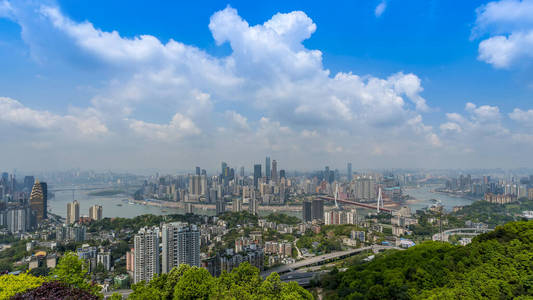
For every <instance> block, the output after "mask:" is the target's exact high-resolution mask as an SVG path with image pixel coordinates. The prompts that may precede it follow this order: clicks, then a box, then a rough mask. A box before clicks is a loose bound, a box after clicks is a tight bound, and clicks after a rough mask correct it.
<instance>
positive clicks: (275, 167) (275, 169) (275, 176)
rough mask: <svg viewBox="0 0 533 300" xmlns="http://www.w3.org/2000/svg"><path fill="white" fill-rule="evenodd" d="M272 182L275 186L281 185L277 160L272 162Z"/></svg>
mask: <svg viewBox="0 0 533 300" xmlns="http://www.w3.org/2000/svg"><path fill="white" fill-rule="evenodd" d="M272 181H273V182H274V183H275V184H279V177H278V162H277V161H276V160H275V159H274V160H273V161H272Z"/></svg>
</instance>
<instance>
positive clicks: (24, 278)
mask: <svg viewBox="0 0 533 300" xmlns="http://www.w3.org/2000/svg"><path fill="white" fill-rule="evenodd" d="M45 281H46V278H44V277H35V276H32V275H29V274H25V273H23V274H20V275H2V276H0V299H8V298H9V297H11V296H14V295H15V294H17V293H21V292H24V291H26V290H29V289H33V288H36V287H38V286H40V285H41V284H43V282H45Z"/></svg>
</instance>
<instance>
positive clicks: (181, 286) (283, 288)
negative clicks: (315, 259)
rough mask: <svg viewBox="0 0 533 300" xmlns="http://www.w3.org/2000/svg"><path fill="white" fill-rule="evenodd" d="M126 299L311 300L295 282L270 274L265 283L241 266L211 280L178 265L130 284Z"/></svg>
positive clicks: (198, 270) (194, 269)
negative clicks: (130, 291) (131, 290)
mask: <svg viewBox="0 0 533 300" xmlns="http://www.w3.org/2000/svg"><path fill="white" fill-rule="evenodd" d="M132 288H133V293H132V294H130V296H129V298H128V299H134V300H136V299H139V300H141V299H156V300H157V299H159V300H181V299H240V300H246V299H250V300H252V299H257V300H260V299H261V300H262V299H265V300H266V299H287V300H288V299H313V297H312V295H311V294H310V293H309V292H308V291H306V290H305V289H303V288H302V287H300V286H299V285H298V284H297V283H296V282H291V283H284V282H282V281H281V280H280V277H279V275H278V274H276V273H273V274H272V275H270V276H269V277H267V278H266V279H265V280H262V279H261V276H259V270H258V269H257V268H255V267H252V266H251V265H250V264H248V263H243V264H241V265H240V266H239V267H237V268H236V269H234V270H233V271H231V273H223V274H222V275H221V276H220V277H218V278H215V277H212V276H211V275H210V274H209V272H207V271H206V270H205V269H202V268H197V267H190V266H188V265H181V266H180V267H179V268H174V269H173V270H172V271H171V272H170V273H168V274H162V275H160V276H157V277H155V278H154V279H152V280H151V281H150V282H149V283H147V284H146V283H144V282H141V283H138V284H135V285H133V287H132Z"/></svg>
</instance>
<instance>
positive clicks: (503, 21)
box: [473, 0, 533, 68]
mask: <svg viewBox="0 0 533 300" xmlns="http://www.w3.org/2000/svg"><path fill="white" fill-rule="evenodd" d="M483 33H488V34H489V35H491V37H489V38H487V39H485V40H483V41H482V42H481V43H480V44H479V56H478V59H479V60H481V61H484V62H486V63H489V64H491V65H493V66H494V67H495V68H509V67H512V66H516V65H518V64H519V62H520V61H523V60H531V59H533V0H501V1H493V2H489V3H488V4H486V5H483V6H481V7H479V8H478V9H477V19H476V26H475V28H474V30H473V34H474V36H479V35H482V34H483Z"/></svg>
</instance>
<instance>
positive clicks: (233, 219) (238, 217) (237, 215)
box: [220, 211, 258, 228]
mask: <svg viewBox="0 0 533 300" xmlns="http://www.w3.org/2000/svg"><path fill="white" fill-rule="evenodd" d="M220 219H222V220H224V221H226V222H227V224H228V228H235V227H237V226H238V225H243V224H253V225H257V220H258V217H257V216H256V215H252V214H251V213H249V212H247V211H241V212H226V213H224V214H223V215H221V216H220Z"/></svg>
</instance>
